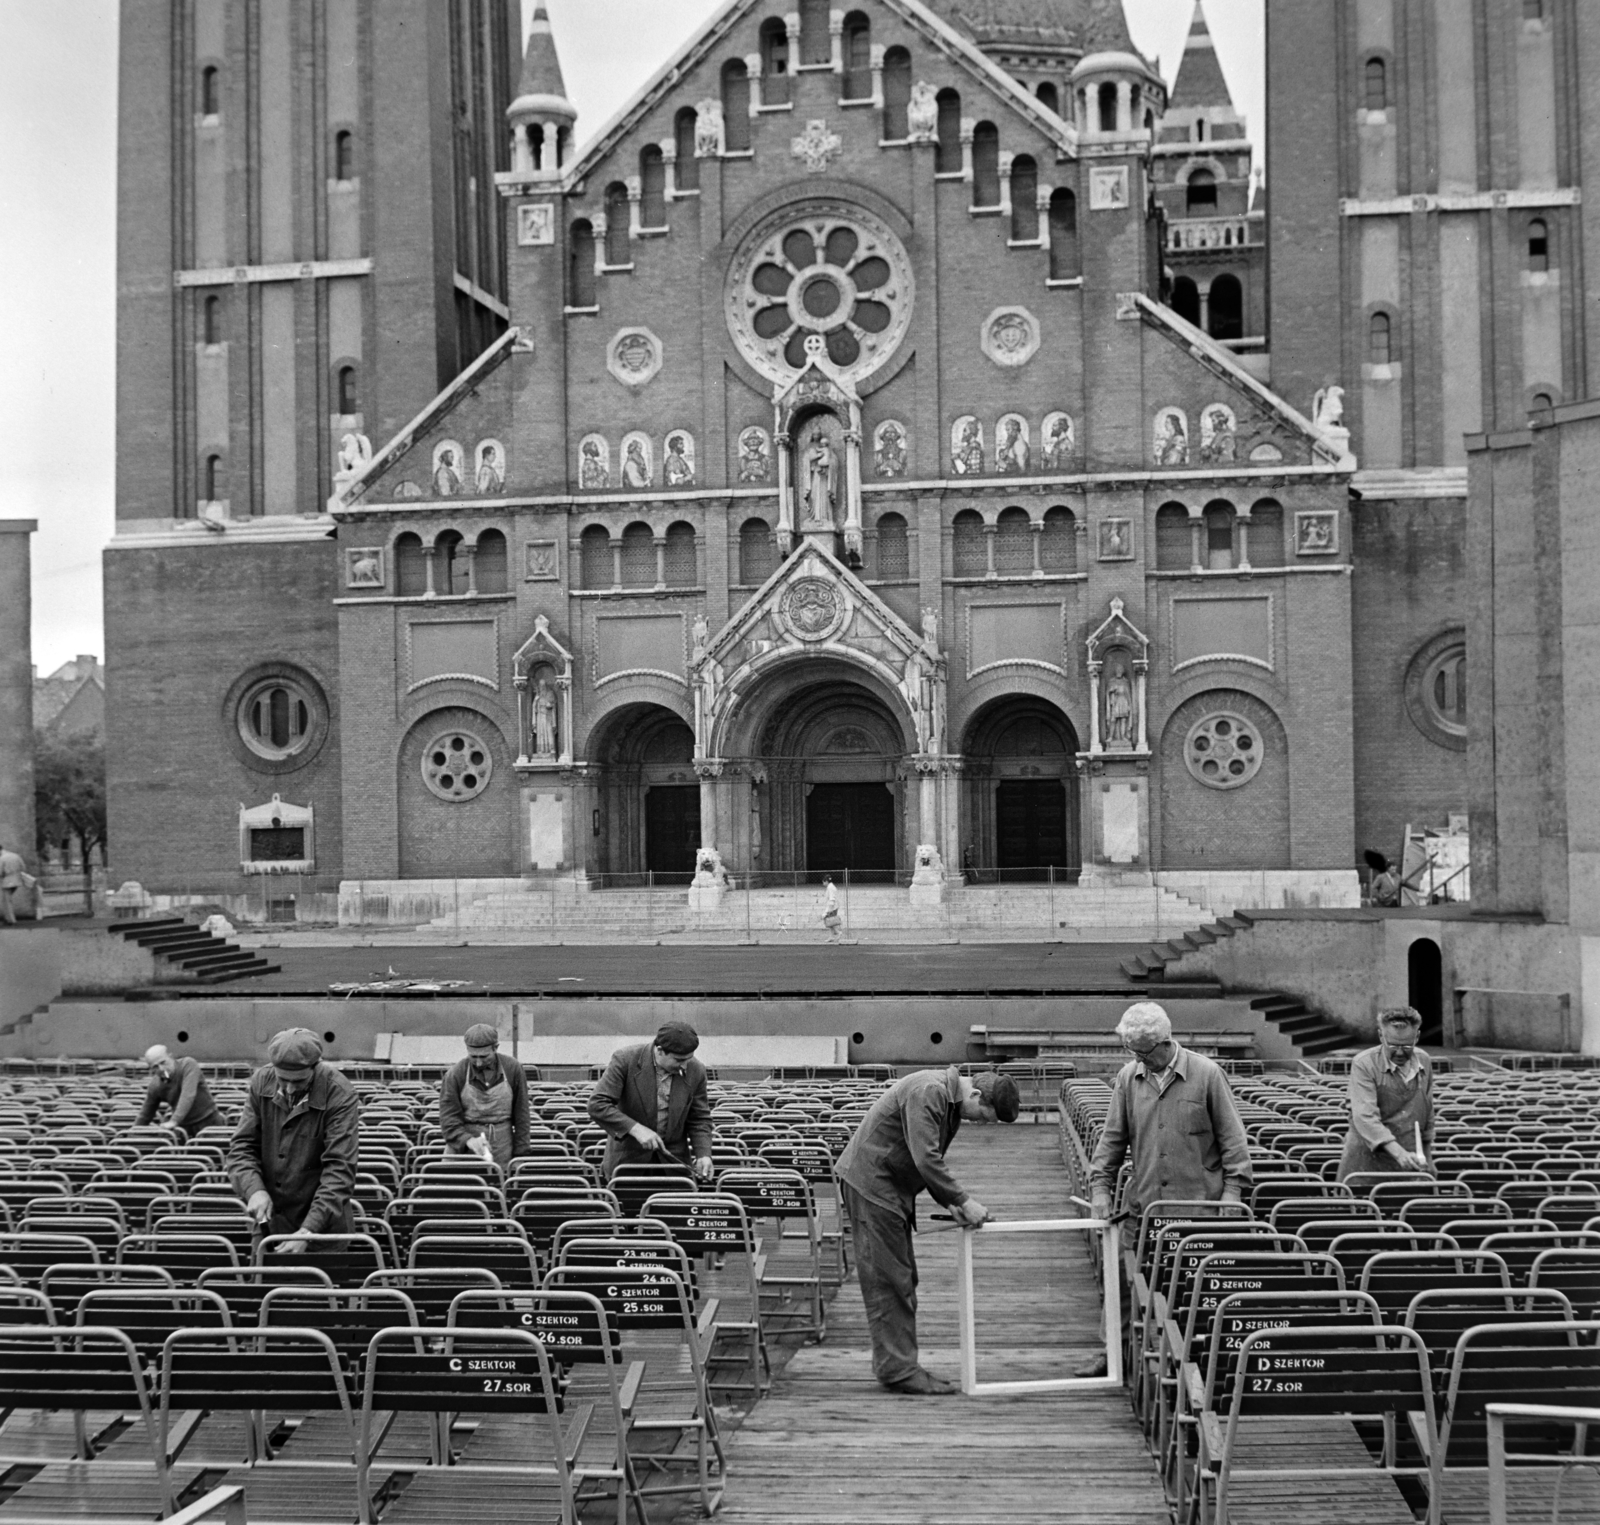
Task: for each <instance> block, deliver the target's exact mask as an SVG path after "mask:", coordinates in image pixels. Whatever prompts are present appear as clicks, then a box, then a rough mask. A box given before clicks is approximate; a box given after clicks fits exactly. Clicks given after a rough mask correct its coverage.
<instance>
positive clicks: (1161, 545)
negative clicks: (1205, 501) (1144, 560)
mask: <svg viewBox="0 0 1600 1525" xmlns="http://www.w3.org/2000/svg"><path fill="white" fill-rule="evenodd" d="M1193 565H1194V537H1193V535H1192V534H1191V533H1190V530H1189V510H1188V509H1187V508H1185V507H1184V506H1183V504H1181V503H1163V504H1162V505H1161V507H1160V508H1158V509H1157V510H1156V570H1157V571H1158V572H1186V571H1188V570H1189V568H1190V567H1191V566H1193Z"/></svg>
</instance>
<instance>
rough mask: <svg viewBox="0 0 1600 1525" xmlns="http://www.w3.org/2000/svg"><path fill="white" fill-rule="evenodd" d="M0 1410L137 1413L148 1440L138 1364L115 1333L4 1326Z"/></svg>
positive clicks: (146, 1396) (129, 1344)
mask: <svg viewBox="0 0 1600 1525" xmlns="http://www.w3.org/2000/svg"><path fill="white" fill-rule="evenodd" d="M0 1409H52V1410H59V1409H67V1410H84V1409H99V1410H102V1411H105V1410H110V1411H112V1412H114V1413H123V1414H138V1415H139V1416H140V1418H141V1419H142V1420H143V1421H144V1422H145V1425H146V1434H147V1438H149V1439H150V1440H152V1441H153V1440H154V1431H153V1428H152V1427H151V1402H150V1390H149V1388H148V1387H147V1386H146V1384H145V1376H144V1361H143V1360H142V1359H141V1358H140V1355H139V1352H138V1350H137V1348H136V1347H135V1345H134V1343H133V1341H132V1340H130V1339H129V1338H128V1336H127V1335H125V1334H124V1333H122V1331H121V1330H120V1329H76V1328H66V1327H61V1326H55V1327H49V1326H44V1325H34V1326H28V1325H13V1326H8V1327H7V1328H6V1330H5V1333H4V1336H3V1338H0Z"/></svg>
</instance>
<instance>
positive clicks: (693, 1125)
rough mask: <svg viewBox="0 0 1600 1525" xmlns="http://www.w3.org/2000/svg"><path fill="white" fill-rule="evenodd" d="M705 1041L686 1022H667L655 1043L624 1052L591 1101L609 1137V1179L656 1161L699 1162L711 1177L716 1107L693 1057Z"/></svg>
mask: <svg viewBox="0 0 1600 1525" xmlns="http://www.w3.org/2000/svg"><path fill="white" fill-rule="evenodd" d="M699 1047H700V1035H699V1034H698V1033H697V1032H696V1031H695V1030H694V1029H693V1028H692V1027H690V1026H689V1024H688V1023H687V1022H663V1023H662V1024H661V1029H660V1031H659V1032H657V1033H656V1039H655V1042H654V1043H638V1044H634V1045H632V1046H631V1047H629V1048H619V1049H618V1050H617V1051H616V1053H614V1054H613V1055H612V1056H611V1063H610V1064H608V1065H607V1066H606V1072H605V1074H604V1075H602V1076H601V1077H600V1083H599V1084H598V1085H597V1086H596V1087H595V1088H594V1092H593V1094H592V1095H591V1096H590V1097H589V1116H590V1117H592V1118H593V1119H594V1120H595V1121H596V1122H597V1123H598V1124H599V1125H600V1126H601V1127H602V1128H604V1129H605V1130H606V1132H607V1133H609V1134H610V1135H611V1142H610V1143H609V1144H608V1145H607V1146H606V1159H605V1173H606V1179H607V1180H609V1179H610V1178H611V1175H612V1173H613V1172H614V1171H615V1170H616V1168H617V1166H618V1165H638V1164H648V1163H649V1162H650V1161H651V1160H658V1161H665V1160H669V1159H671V1160H678V1161H679V1162H680V1163H682V1164H685V1165H687V1164H688V1163H689V1162H690V1159H691V1152H692V1159H693V1162H694V1173H695V1174H696V1175H697V1176H701V1177H709V1176H710V1174H711V1101H710V1098H709V1097H708V1096H707V1095H706V1067H705V1066H704V1065H703V1064H701V1062H700V1061H699V1060H698V1059H696V1058H695V1057H694V1051H695V1050H696V1049H697V1048H699Z"/></svg>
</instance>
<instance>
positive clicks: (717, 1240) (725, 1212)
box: [642, 1191, 756, 1258]
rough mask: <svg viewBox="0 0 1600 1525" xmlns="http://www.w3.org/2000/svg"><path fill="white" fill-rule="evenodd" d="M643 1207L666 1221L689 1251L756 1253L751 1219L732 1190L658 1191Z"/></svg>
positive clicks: (648, 1214) (648, 1215)
mask: <svg viewBox="0 0 1600 1525" xmlns="http://www.w3.org/2000/svg"><path fill="white" fill-rule="evenodd" d="M642 1211H643V1215H644V1216H645V1217H646V1218H654V1219H655V1220H656V1221H657V1222H658V1223H664V1224H666V1226H667V1232H668V1233H669V1234H671V1236H672V1240H673V1243H674V1244H676V1245H678V1246H679V1248H681V1249H682V1250H683V1251H684V1252H685V1253H686V1254H689V1255H714V1254H735V1255H744V1256H746V1257H751V1258H753V1257H754V1255H755V1252H756V1250H755V1237H754V1235H753V1234H752V1233H751V1231H750V1219H749V1217H748V1216H747V1214H746V1213H745V1208H744V1203H743V1202H742V1201H740V1199H739V1197H738V1196H737V1195H736V1194H735V1193H733V1192H725V1191H715V1192H710V1191H706V1192H682V1193H679V1192H658V1193H656V1195H655V1196H653V1197H648V1198H646V1200H645V1203H644V1207H643V1209H642Z"/></svg>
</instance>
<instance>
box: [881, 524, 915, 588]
mask: <svg viewBox="0 0 1600 1525" xmlns="http://www.w3.org/2000/svg"><path fill="white" fill-rule="evenodd" d="M910 576H911V543H910V539H909V537H908V536H907V534H906V521H905V519H904V518H903V517H902V516H901V515H900V514H880V515H879V516H878V581H879V582H905V581H906V580H907V579H908V578H909V577H910Z"/></svg>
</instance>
